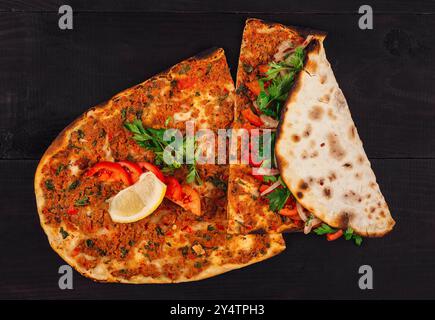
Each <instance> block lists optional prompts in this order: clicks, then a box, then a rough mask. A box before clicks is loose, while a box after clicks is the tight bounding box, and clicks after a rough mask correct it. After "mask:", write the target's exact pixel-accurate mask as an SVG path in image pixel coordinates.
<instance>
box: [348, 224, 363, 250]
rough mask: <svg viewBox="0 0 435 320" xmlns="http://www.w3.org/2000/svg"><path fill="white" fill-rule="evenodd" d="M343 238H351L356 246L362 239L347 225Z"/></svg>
mask: <svg viewBox="0 0 435 320" xmlns="http://www.w3.org/2000/svg"><path fill="white" fill-rule="evenodd" d="M344 238H345V239H346V240H353V241H354V242H355V244H356V245H357V246H360V245H361V243H362V240H363V239H362V237H361V236H360V235H358V234H356V233H354V232H353V229H352V228H351V227H348V228H347V229H346V231H345V232H344Z"/></svg>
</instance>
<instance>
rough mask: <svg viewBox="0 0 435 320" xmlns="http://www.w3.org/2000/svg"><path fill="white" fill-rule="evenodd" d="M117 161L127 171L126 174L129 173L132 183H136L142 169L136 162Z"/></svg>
mask: <svg viewBox="0 0 435 320" xmlns="http://www.w3.org/2000/svg"><path fill="white" fill-rule="evenodd" d="M118 163H119V164H120V165H121V166H122V167H123V168H124V170H125V171H127V173H128V174H130V177H131V180H132V181H133V183H136V182H137V181H138V180H139V177H140V175H141V174H142V169H141V167H140V166H139V165H138V164H136V163H134V162H131V161H127V160H124V161H118Z"/></svg>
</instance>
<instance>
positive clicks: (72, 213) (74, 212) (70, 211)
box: [66, 206, 79, 215]
mask: <svg viewBox="0 0 435 320" xmlns="http://www.w3.org/2000/svg"><path fill="white" fill-rule="evenodd" d="M78 212H79V210H77V208H74V206H70V207H69V208H68V210H67V212H66V213H68V214H69V215H75V214H77V213H78Z"/></svg>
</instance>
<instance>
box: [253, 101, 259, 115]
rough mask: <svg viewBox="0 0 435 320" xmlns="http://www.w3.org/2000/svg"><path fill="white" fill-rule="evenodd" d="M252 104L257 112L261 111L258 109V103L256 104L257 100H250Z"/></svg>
mask: <svg viewBox="0 0 435 320" xmlns="http://www.w3.org/2000/svg"><path fill="white" fill-rule="evenodd" d="M252 105H253V106H254V109H255V110H256V111H257V112H258V113H260V112H261V111H260V107H259V106H258V104H257V101H254V102H252Z"/></svg>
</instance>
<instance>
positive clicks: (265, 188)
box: [260, 184, 270, 193]
mask: <svg viewBox="0 0 435 320" xmlns="http://www.w3.org/2000/svg"><path fill="white" fill-rule="evenodd" d="M269 187H270V186H269V185H267V184H262V185H261V186H260V193H262V192H263V191H266V190H267V189H269Z"/></svg>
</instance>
